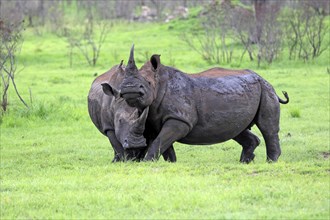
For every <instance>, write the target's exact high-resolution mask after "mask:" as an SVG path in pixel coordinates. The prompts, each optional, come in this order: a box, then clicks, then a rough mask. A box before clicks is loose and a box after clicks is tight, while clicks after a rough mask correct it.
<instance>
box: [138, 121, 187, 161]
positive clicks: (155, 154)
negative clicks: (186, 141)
mask: <svg viewBox="0 0 330 220" xmlns="http://www.w3.org/2000/svg"><path fill="white" fill-rule="evenodd" d="M188 132H189V126H188V125H187V124H186V123H184V122H182V121H178V120H175V119H169V120H167V121H166V122H165V123H164V125H163V127H162V129H161V131H160V133H159V134H158V136H157V138H156V139H155V140H154V141H153V142H152V143H151V145H150V147H149V148H148V151H147V154H146V156H145V158H144V159H145V160H146V161H148V160H158V158H159V156H160V155H161V154H163V153H164V152H165V151H166V150H167V149H168V148H169V147H170V146H171V145H172V144H173V143H174V142H175V141H177V140H180V139H181V138H183V137H185V136H186V135H187V134H188Z"/></svg>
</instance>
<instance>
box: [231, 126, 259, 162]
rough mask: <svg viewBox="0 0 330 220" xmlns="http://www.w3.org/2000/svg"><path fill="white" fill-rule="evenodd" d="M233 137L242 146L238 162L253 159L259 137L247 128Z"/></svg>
mask: <svg viewBox="0 0 330 220" xmlns="http://www.w3.org/2000/svg"><path fill="white" fill-rule="evenodd" d="M233 139H234V140H235V141H236V142H237V143H239V144H240V145H241V146H242V147H243V149H242V153H241V158H240V162H241V163H250V162H251V161H253V159H254V157H255V155H254V153H253V152H254V150H255V149H256V147H257V146H258V145H259V144H260V139H259V138H258V137H257V136H256V135H254V134H253V133H252V132H251V131H249V130H244V131H243V132H242V133H240V134H239V135H237V136H236V137H235V138H233Z"/></svg>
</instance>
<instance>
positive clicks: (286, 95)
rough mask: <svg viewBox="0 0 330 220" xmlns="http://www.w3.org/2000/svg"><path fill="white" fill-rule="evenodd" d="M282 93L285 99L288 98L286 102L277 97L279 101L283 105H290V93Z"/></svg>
mask: <svg viewBox="0 0 330 220" xmlns="http://www.w3.org/2000/svg"><path fill="white" fill-rule="evenodd" d="M282 93H283V95H284V97H285V98H286V100H283V99H281V98H280V97H278V96H277V98H278V101H279V102H280V103H281V104H288V103H289V95H288V93H287V92H285V91H282Z"/></svg>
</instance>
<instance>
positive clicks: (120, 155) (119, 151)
mask: <svg viewBox="0 0 330 220" xmlns="http://www.w3.org/2000/svg"><path fill="white" fill-rule="evenodd" d="M107 137H108V138H109V141H110V144H111V146H112V148H113V150H114V152H115V157H114V158H113V160H112V162H118V161H124V159H125V151H124V148H123V147H122V146H121V144H120V142H119V141H118V140H117V138H116V135H115V132H114V131H108V132H107Z"/></svg>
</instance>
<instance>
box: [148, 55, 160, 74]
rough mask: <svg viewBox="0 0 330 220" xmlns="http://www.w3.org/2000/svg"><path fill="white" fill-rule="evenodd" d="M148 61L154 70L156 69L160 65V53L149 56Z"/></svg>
mask: <svg viewBox="0 0 330 220" xmlns="http://www.w3.org/2000/svg"><path fill="white" fill-rule="evenodd" d="M150 63H151V65H152V67H153V70H154V71H157V70H158V68H159V67H160V55H158V54H154V55H152V56H151V57H150Z"/></svg>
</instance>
